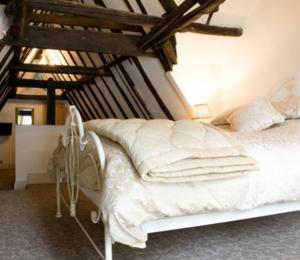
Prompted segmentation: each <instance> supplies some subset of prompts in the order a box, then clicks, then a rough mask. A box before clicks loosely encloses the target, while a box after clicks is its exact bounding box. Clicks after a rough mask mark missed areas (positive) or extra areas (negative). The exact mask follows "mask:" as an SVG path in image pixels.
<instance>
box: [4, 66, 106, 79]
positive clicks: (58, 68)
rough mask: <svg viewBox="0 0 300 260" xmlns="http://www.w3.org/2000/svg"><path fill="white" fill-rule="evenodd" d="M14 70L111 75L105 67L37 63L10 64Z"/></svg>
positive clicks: (10, 67)
mask: <svg viewBox="0 0 300 260" xmlns="http://www.w3.org/2000/svg"><path fill="white" fill-rule="evenodd" d="M9 69H10V70H12V71H24V72H37V73H60V74H84V75H90V76H110V75H111V72H110V70H108V69H105V68H99V69H98V68H88V67H77V66H58V65H55V66H52V65H37V64H17V65H11V66H9Z"/></svg>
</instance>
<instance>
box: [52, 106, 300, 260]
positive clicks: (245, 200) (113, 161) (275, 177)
mask: <svg viewBox="0 0 300 260" xmlns="http://www.w3.org/2000/svg"><path fill="white" fill-rule="evenodd" d="M77 125H78V126H79V128H77ZM72 127H73V128H72ZM71 129H73V133H72V130H71ZM74 129H79V132H78V131H77V130H74ZM233 134H234V135H235V136H236V138H237V139H238V141H239V143H240V144H241V145H243V146H244V147H245V148H246V150H247V152H248V153H249V154H250V155H252V157H254V158H255V159H256V160H257V162H258V166H259V171H256V172H253V173H251V174H247V175H245V176H242V177H236V178H229V179H223V180H214V181H207V182H190V183H152V182H146V181H143V180H142V179H141V178H139V177H138V176H137V174H136V173H135V170H134V168H133V166H132V163H131V162H130V160H129V159H128V157H127V155H126V153H125V152H124V150H123V149H122V148H121V147H120V146H119V145H117V144H115V143H113V142H111V141H109V140H106V139H104V138H101V141H102V143H101V142H100V141H99V139H98V138H97V136H96V135H95V134H94V133H91V132H90V133H88V135H89V136H90V137H92V138H91V140H93V141H94V142H95V143H96V145H94V148H91V147H90V148H89V149H88V150H89V154H90V155H91V156H90V155H89V156H88V157H86V156H85V158H89V160H90V162H91V163H90V164H89V163H87V164H86V163H83V164H81V166H78V165H75V164H74V163H73V164H72V163H71V164H70V162H68V163H69V165H71V166H70V167H69V168H68V171H67V174H69V175H70V174H71V175H72V171H74V172H76V170H74V169H76V167H79V168H80V172H78V171H77V173H78V174H79V175H77V174H75V175H73V176H71V178H70V177H69V183H71V185H70V187H71V189H70V190H71V192H70V194H71V211H72V214H73V215H75V207H76V201H77V189H76V184H77V179H76V178H77V177H78V184H79V185H78V186H80V189H81V191H83V192H84V193H85V195H86V196H87V197H89V198H90V199H91V200H92V201H93V202H94V204H95V205H96V206H97V207H98V208H99V212H98V214H97V213H95V212H94V213H93V216H92V217H93V221H94V222H97V221H98V220H99V219H100V215H99V214H102V220H103V223H104V225H105V230H106V234H105V237H106V240H105V242H106V252H105V259H106V260H110V259H112V242H120V243H123V244H126V245H129V246H132V247H141V248H142V247H145V242H146V241H147V234H148V233H152V232H159V231H165V230H172V229H179V228H185V227H192V226H200V225H208V224H213V223H221V222H226V221H233V220H239V219H246V218H253V217H259V216H266V215H272V214H278V213H284V212H290V211H297V210H300V189H299V187H300V160H299V158H298V153H299V151H300V120H289V121H286V122H285V123H283V124H282V125H280V126H275V127H273V128H270V129H267V130H264V131H260V132H255V133H248V134H243V133H233ZM70 136H71V138H70ZM76 136H80V137H79V138H80V142H74V144H75V145H76V144H78V145H79V143H80V144H81V148H82V149H83V148H84V147H85V145H86V141H87V140H88V138H86V137H84V130H83V128H82V122H81V118H80V115H79V113H78V111H77V110H76V108H74V107H72V108H71V109H70V116H69V119H68V120H67V123H66V131H65V139H64V140H63V141H64V144H65V145H66V147H68V145H70V143H71V141H70V140H72V138H73V139H74V138H75V139H74V140H77V141H78V139H76ZM102 145H103V146H102ZM102 147H103V148H104V150H102ZM97 148H98V150H97ZM68 151H69V152H68V153H67V159H68V160H69V161H70V160H71V161H72V158H73V157H74V156H75V155H74V154H76V152H75V153H74V154H73V155H72V152H70V151H72V149H71V150H68ZM72 156H73V157H72ZM98 156H99V157H100V167H99V166H98V168H100V169H101V167H102V172H101V171H100V173H98V174H100V175H98V176H100V177H99V178H97V175H96V174H95V164H94V163H95V162H94V161H93V159H92V158H97V157H98ZM74 158H75V157H74ZM74 158H73V159H74ZM104 162H105V163H106V165H105V168H104ZM72 165H73V166H72ZM87 166H89V167H87ZM58 188H59V187H58ZM58 190H59V189H58ZM99 190H100V192H99Z"/></svg>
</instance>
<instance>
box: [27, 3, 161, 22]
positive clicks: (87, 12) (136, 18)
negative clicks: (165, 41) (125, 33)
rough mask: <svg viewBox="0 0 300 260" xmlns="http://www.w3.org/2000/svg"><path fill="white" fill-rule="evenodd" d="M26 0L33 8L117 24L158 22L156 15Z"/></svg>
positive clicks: (77, 4) (75, 4)
mask: <svg viewBox="0 0 300 260" xmlns="http://www.w3.org/2000/svg"><path fill="white" fill-rule="evenodd" d="M26 2H27V4H28V6H29V7H30V8H33V9H40V10H46V11H52V12H58V13H64V14H71V15H76V16H84V17H90V18H96V19H101V20H102V21H108V22H115V23H119V24H122V23H123V24H131V25H142V26H144V25H148V24H156V23H157V22H158V20H157V19H159V18H158V17H156V16H150V15H142V14H136V13H131V12H126V11H120V10H115V9H109V8H104V7H100V6H89V5H85V4H79V3H72V2H66V1H60V0H26Z"/></svg>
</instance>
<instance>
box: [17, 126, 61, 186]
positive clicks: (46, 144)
mask: <svg viewBox="0 0 300 260" xmlns="http://www.w3.org/2000/svg"><path fill="white" fill-rule="evenodd" d="M62 132H63V126H49V125H44V126H42V125H39V126H36V125H34V126H16V182H15V189H23V188H25V186H26V185H27V184H31V183H42V182H49V181H50V178H49V177H48V175H47V169H48V161H49V158H50V157H51V154H52V152H53V151H54V149H55V148H56V146H57V142H58V137H59V135H60V134H62Z"/></svg>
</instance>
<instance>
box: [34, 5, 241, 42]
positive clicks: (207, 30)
mask: <svg viewBox="0 0 300 260" xmlns="http://www.w3.org/2000/svg"><path fill="white" fill-rule="evenodd" d="M162 1H164V0H162ZM28 20H29V21H31V22H41V23H48V24H61V25H70V26H85V27H99V28H104V29H117V30H122V31H131V32H140V31H141V27H140V26H134V25H127V24H117V23H112V22H109V21H107V22H103V21H101V20H100V19H95V18H86V17H81V16H74V15H61V14H36V13H32V14H31V15H30V16H29V17H28ZM157 20H158V21H161V20H162V19H161V18H159V17H157ZM154 25H157V23H151V24H147V26H154ZM179 32H190V33H198V34H209V35H222V36H232V37H238V36H241V35H242V34H243V29H242V28H236V27H223V26H222V27H221V26H212V25H206V24H201V23H192V24H191V25H189V26H187V27H185V28H184V29H183V30H181V31H179ZM214 33H215V34H214Z"/></svg>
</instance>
